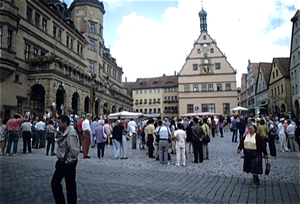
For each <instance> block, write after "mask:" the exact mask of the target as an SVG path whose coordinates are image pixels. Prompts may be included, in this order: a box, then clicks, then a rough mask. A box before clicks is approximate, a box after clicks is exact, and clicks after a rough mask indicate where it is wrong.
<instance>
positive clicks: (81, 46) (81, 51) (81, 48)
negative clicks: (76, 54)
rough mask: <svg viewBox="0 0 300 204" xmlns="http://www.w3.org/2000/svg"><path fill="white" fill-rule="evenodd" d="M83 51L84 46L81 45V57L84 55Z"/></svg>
mask: <svg viewBox="0 0 300 204" xmlns="http://www.w3.org/2000/svg"><path fill="white" fill-rule="evenodd" d="M82 51H83V47H82V46H81V47H80V56H81V57H82V55H83V52H82Z"/></svg>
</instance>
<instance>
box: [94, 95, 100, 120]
mask: <svg viewBox="0 0 300 204" xmlns="http://www.w3.org/2000/svg"><path fill="white" fill-rule="evenodd" d="M100 103H101V100H100V99H98V100H97V101H95V113H96V117H99V111H100Z"/></svg>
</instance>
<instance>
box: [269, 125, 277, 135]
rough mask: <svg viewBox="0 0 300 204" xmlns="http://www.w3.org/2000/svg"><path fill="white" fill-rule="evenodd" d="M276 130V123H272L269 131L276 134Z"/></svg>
mask: <svg viewBox="0 0 300 204" xmlns="http://www.w3.org/2000/svg"><path fill="white" fill-rule="evenodd" d="M277 131H278V126H277V125H276V123H273V128H272V129H271V133H273V134H276V133H277Z"/></svg>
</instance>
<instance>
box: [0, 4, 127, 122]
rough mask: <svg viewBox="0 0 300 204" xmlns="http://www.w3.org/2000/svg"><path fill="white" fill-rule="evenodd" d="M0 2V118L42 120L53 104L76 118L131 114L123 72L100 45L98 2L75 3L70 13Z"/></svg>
mask: <svg viewBox="0 0 300 204" xmlns="http://www.w3.org/2000/svg"><path fill="white" fill-rule="evenodd" d="M1 2H2V4H1V8H0V17H1V18H0V50H1V52H0V76H1V77H0V78H1V79H0V82H1V83H0V89H1V93H0V94H1V96H0V98H1V99H0V115H1V116H2V117H4V118H6V119H7V118H10V117H12V115H13V114H14V113H15V112H19V113H21V114H24V113H25V112H27V111H30V112H35V113H36V114H37V115H44V113H45V111H50V110H51V105H52V102H55V103H56V108H57V109H58V110H59V111H60V106H61V104H63V105H64V110H65V112H74V113H76V114H80V115H81V114H84V113H87V112H91V113H93V115H100V114H108V113H110V112H114V111H116V110H118V109H127V110H132V98H131V97H129V96H127V94H126V92H125V90H124V89H123V84H122V80H121V79H122V77H121V76H122V74H123V71H122V69H121V68H120V67H118V66H117V64H116V61H115V59H114V58H112V57H111V56H110V54H109V50H108V49H105V47H104V44H103V15H104V13H105V10H104V7H103V3H102V2H99V1H95V0H84V1H83V0H74V1H73V2H72V4H71V6H70V8H67V5H66V4H65V3H61V2H60V1H58V0H28V1H12V0H4V1H1ZM107 53H108V54H107ZM108 67H110V69H108ZM120 99H122V100H120Z"/></svg>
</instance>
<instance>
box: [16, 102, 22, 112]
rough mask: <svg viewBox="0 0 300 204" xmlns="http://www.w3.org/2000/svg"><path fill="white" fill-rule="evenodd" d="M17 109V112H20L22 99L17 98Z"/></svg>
mask: <svg viewBox="0 0 300 204" xmlns="http://www.w3.org/2000/svg"><path fill="white" fill-rule="evenodd" d="M17 111H18V113H19V114H22V101H19V100H18V103H17Z"/></svg>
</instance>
